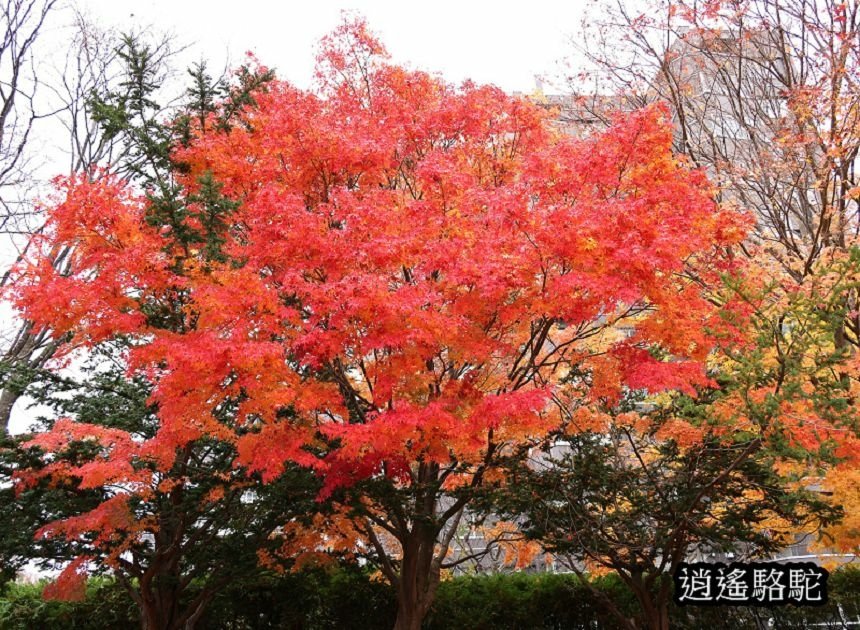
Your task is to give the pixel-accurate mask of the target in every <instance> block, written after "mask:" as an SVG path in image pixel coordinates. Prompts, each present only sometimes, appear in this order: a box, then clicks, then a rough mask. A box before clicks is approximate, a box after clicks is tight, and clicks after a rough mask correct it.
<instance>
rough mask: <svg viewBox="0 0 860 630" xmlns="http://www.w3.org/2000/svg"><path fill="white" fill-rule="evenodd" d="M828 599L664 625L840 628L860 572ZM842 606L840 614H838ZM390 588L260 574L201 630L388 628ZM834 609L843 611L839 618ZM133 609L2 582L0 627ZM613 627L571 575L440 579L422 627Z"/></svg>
mask: <svg viewBox="0 0 860 630" xmlns="http://www.w3.org/2000/svg"><path fill="white" fill-rule="evenodd" d="M596 586H597V587H598V588H600V589H601V590H602V591H603V592H604V593H606V594H607V595H609V596H610V597H611V598H612V600H613V601H614V602H616V604H617V605H618V606H619V607H620V608H621V609H622V610H624V611H625V613H627V614H629V615H630V616H631V617H632V616H635V614H636V610H637V605H636V602H635V599H634V598H633V596H632V595H631V594H630V592H629V591H628V590H627V589H626V588H625V587H624V585H623V584H621V582H620V581H619V580H618V579H617V578H616V577H614V576H608V577H606V578H601V579H600V580H599V581H597V582H596ZM829 586H830V603H828V605H827V606H823V607H818V608H795V607H793V606H783V607H778V608H768V609H755V608H749V607H739V608H730V607H714V608H699V607H687V608H684V609H677V608H676V609H673V610H672V612H671V617H672V627H673V628H679V629H683V630H687V629H689V630H698V629H700V628H708V627H711V628H727V629H737V630H741V629H747V628H755V627H768V626H767V622H768V620H771V619H772V625H771V626H770V627H771V628H775V629H776V630H780V629H784V630H795V629H797V630H800V629H801V628H810V627H814V624H819V623H827V624H833V625H831V626H830V627H834V628H838V627H841V623H840V619H843V618H844V619H846V620H851V621H857V620H858V618H860V569H854V568H846V569H843V570H840V571H837V572H835V573H833V574H832V575H831V577H830V583H829ZM840 607H841V612H840ZM395 610H396V605H395V599H394V594H393V593H392V591H391V589H390V588H389V587H388V586H386V585H385V584H382V583H379V582H377V581H374V580H372V579H370V578H369V577H368V576H367V575H366V574H365V573H363V572H361V571H360V570H358V569H355V568H344V569H337V570H334V571H328V572H326V571H321V570H316V571H306V572H303V573H299V574H291V575H284V576H263V577H259V578H258V579H256V580H253V581H244V582H242V583H236V584H232V585H230V586H229V587H227V588H226V589H225V590H224V591H223V592H221V593H220V594H219V595H218V596H217V597H216V598H215V600H214V601H213V602H212V604H211V606H210V607H209V609H208V610H207V612H206V615H205V616H204V617H203V619H202V620H201V622H200V624H199V625H198V628H199V629H200V630H216V629H218V630H222V629H223V630H269V629H272V630H274V629H279V630H293V629H294V630H335V629H338V630H339V629H344V630H373V629H374V628H382V629H387V628H390V627H392V625H393V624H394V615H395ZM840 614H841V615H842V616H841V617H840ZM138 625H139V623H138V618H137V611H136V609H135V607H134V605H133V603H132V602H131V599H130V598H129V597H128V596H127V595H126V593H125V591H123V590H122V588H121V587H120V586H119V585H118V584H117V583H115V582H113V581H112V580H108V579H97V580H91V581H90V583H89V584H88V587H87V598H86V600H85V601H82V602H74V603H65V602H63V603H61V602H46V601H44V600H42V598H41V586H40V585H15V584H13V585H9V586H8V587H7V588H6V590H5V592H4V593H3V595H2V597H0V630H42V629H44V630H53V629H58V630H59V629H63V630H65V629H71V630H106V629H113V628H122V629H123V630H130V629H131V628H135V627H138ZM617 627H618V625H617V623H616V622H615V620H614V619H613V618H612V617H611V616H608V615H607V614H606V612H605V611H604V610H602V609H601V607H600V606H599V605H598V604H597V603H596V602H595V598H594V596H593V595H592V594H591V592H590V591H589V590H588V588H587V587H586V586H585V585H583V584H582V583H581V582H580V581H579V580H578V579H577V578H576V577H574V576H572V575H560V574H550V573H538V574H527V573H515V574H498V575H490V576H476V577H461V578H457V579H454V580H450V581H446V582H443V583H442V584H441V585H440V587H439V593H438V597H437V601H436V604H435V605H434V607H433V610H432V611H431V613H430V615H429V617H428V619H427V623H426V628H427V630H491V629H492V630H550V629H553V630H555V629H559V630H560V629H562V628H563V629H565V630H567V629H573V630H576V629H582V630H585V629H589V630H591V629H593V628H601V629H606V630H614V629H615V628H617Z"/></svg>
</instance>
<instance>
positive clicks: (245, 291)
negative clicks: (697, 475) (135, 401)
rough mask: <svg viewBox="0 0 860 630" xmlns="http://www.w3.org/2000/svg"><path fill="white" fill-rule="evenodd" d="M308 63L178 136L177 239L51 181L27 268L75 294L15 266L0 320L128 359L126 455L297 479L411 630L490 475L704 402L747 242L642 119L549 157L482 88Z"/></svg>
mask: <svg viewBox="0 0 860 630" xmlns="http://www.w3.org/2000/svg"><path fill="white" fill-rule="evenodd" d="M318 62H319V65H318V71H317V78H318V89H317V90H315V91H305V90H300V89H298V88H296V87H294V86H292V85H290V84H288V83H286V82H280V81H275V82H272V83H270V84H269V85H268V89H267V90H266V91H265V92H262V93H259V94H257V95H256V96H255V100H256V104H255V106H253V107H250V108H248V109H247V110H246V111H245V112H244V113H242V114H241V124H238V125H235V126H233V127H232V128H230V129H221V128H219V127H218V125H217V124H215V117H216V116H217V112H215V113H213V114H212V119H211V120H207V119H205V118H202V119H201V120H200V121H198V122H197V123H196V127H195V128H194V129H193V135H194V137H193V140H192V141H191V143H190V144H189V145H188V146H187V147H186V148H183V149H181V150H179V151H178V152H177V154H176V155H175V156H174V158H175V159H176V160H177V161H178V162H180V163H182V164H184V165H185V168H184V172H183V173H180V174H178V177H180V181H181V183H182V185H183V186H184V188H185V191H186V193H187V195H188V198H189V199H191V200H192V201H191V203H190V204H189V205H188V207H187V209H186V211H184V212H183V213H181V214H177V213H173V214H170V215H169V216H168V215H166V214H165V213H164V212H163V208H154V207H153V204H152V203H151V201H150V200H149V199H148V198H147V197H146V195H143V194H140V193H139V192H136V191H134V190H132V189H131V188H130V187H129V186H127V185H125V184H124V183H123V182H120V181H116V180H110V179H104V180H100V181H99V182H96V183H89V182H85V181H72V182H69V183H68V185H67V187H66V189H65V192H64V194H65V197H64V199H63V200H62V201H61V203H59V204H57V205H56V206H55V207H54V208H53V210H52V212H51V222H50V230H49V231H48V232H47V233H46V234H48V237H47V243H46V247H45V251H48V250H49V249H50V247H51V246H56V245H57V244H61V243H63V244H64V243H69V244H73V245H74V260H73V261H72V268H73V270H74V271H73V273H71V274H69V275H68V276H60V275H58V274H57V273H56V272H55V271H54V269H53V267H52V266H51V265H50V264H49V262H48V259H47V258H44V257H43V258H39V257H38V256H37V257H36V258H35V259H33V260H31V261H30V262H29V266H28V267H26V268H24V269H22V273H21V276H20V278H19V280H18V282H17V283H16V294H17V303H18V306H19V307H20V308H21V310H22V311H23V313H24V314H25V315H26V317H28V318H30V319H31V320H33V321H34V322H36V324H38V325H42V326H48V327H50V328H51V329H52V330H53V331H54V333H55V334H57V335H65V334H70V335H71V337H72V342H71V343H70V344H69V345H68V348H79V347H88V346H92V345H94V344H98V343H100V342H102V341H106V340H110V339H113V338H116V337H117V336H125V337H127V338H130V339H132V340H133V343H132V346H133V347H132V348H131V350H130V351H129V353H128V357H127V360H128V366H129V370H130V371H134V372H143V373H146V374H147V375H148V378H149V379H150V380H151V382H153V383H154V384H155V385H154V391H153V394H152V402H153V403H155V404H157V408H158V415H159V419H160V428H159V430H158V433H157V435H155V437H153V438H152V439H149V440H146V441H145V442H143V443H140V444H133V445H130V447H129V449H127V450H134V451H135V455H136V457H146V458H150V460H152V461H155V462H157V464H158V465H159V466H163V467H165V468H166V467H169V466H170V465H171V464H172V460H173V457H174V456H175V453H176V452H177V448H181V447H182V446H183V445H184V444H187V443H189V442H191V441H193V440H196V439H198V438H200V437H201V436H206V435H211V436H214V437H217V438H218V439H221V440H229V441H232V442H235V443H236V444H237V446H238V452H239V460H240V463H241V464H242V465H244V466H247V467H249V468H250V469H252V470H256V471H260V472H262V473H263V475H264V477H266V478H275V477H277V476H278V475H279V474H280V473H281V471H282V470H283V467H284V464H285V463H286V462H292V463H298V464H300V465H305V466H310V467H313V468H314V469H315V470H317V471H318V473H319V474H320V475H322V476H324V478H325V489H324V491H323V494H324V496H325V497H328V496H332V495H334V494H335V493H337V497H338V500H339V501H340V502H341V504H342V505H343V506H344V514H345V515H347V516H349V518H350V519H351V521H352V523H353V527H354V528H355V532H357V533H358V535H360V536H361V537H363V540H364V544H365V545H366V546H367V547H368V548H369V549H371V550H372V551H373V552H375V555H376V557H377V560H378V562H379V566H380V568H381V570H382V571H383V573H384V574H385V575H386V576H387V578H388V579H389V580H390V581H391V582H392V584H393V585H394V586H395V588H396V590H397V593H398V618H397V627H398V628H404V629H405V628H418V627H420V623H421V620H422V618H423V617H424V615H425V614H426V613H427V611H428V609H429V606H430V604H431V603H432V600H433V597H434V593H435V590H436V587H437V585H438V581H439V577H440V572H441V571H442V569H443V568H445V567H446V566H449V565H450V564H451V563H454V562H456V561H457V558H456V557H452V556H450V555H449V551H450V550H449V547H450V544H451V540H452V537H453V535H454V533H455V530H456V529H457V527H458V525H459V524H460V522H461V519H462V518H463V514H464V511H465V510H466V508H467V507H468V505H469V502H470V500H471V498H472V497H473V493H474V491H475V490H477V489H478V488H480V486H481V484H482V483H483V482H484V481H485V480H486V479H488V478H490V477H491V476H492V475H493V474H496V473H497V470H496V468H495V467H496V464H497V462H498V460H499V458H501V457H505V456H508V455H510V454H511V453H513V452H514V451H515V449H516V448H517V447H519V446H521V445H523V444H526V443H528V441H529V440H530V439H532V438H539V437H541V436H543V435H545V434H546V433H547V432H548V431H549V430H551V429H553V428H555V427H557V426H558V425H559V424H561V423H562V422H570V421H572V420H573V419H574V418H575V419H576V421H577V422H580V423H583V422H586V421H587V418H588V413H587V409H589V408H590V407H592V406H600V405H604V406H607V405H608V406H612V405H614V404H616V403H617V402H618V401H619V399H620V397H621V396H622V395H623V392H624V391H625V390H626V389H647V390H649V391H652V392H654V391H662V390H666V389H679V390H683V391H686V392H688V393H693V392H695V388H696V387H701V386H708V385H711V384H712V382H711V381H710V379H709V378H708V377H707V375H706V372H705V369H704V367H703V360H704V359H705V357H706V356H707V354H708V352H709V351H710V350H711V349H712V348H713V346H714V344H715V343H717V339H718V338H719V336H720V334H731V331H730V330H728V329H726V328H725V327H724V326H723V324H722V320H720V318H719V317H718V315H717V311H716V308H715V307H714V306H713V304H711V303H710V302H709V301H708V300H707V299H706V297H707V296H706V295H705V292H704V291H705V289H704V287H705V286H706V285H707V283H708V281H710V280H715V279H716V277H717V274H718V273H719V272H720V271H721V270H725V269H726V268H727V267H728V266H729V265H730V264H731V261H730V257H729V256H728V255H727V253H726V251H727V248H728V247H729V246H731V245H733V244H736V243H737V242H739V241H740V240H741V239H742V238H743V235H744V233H745V226H746V222H745V220H744V219H743V218H742V217H740V216H738V215H736V214H733V213H730V212H727V211H723V210H720V209H719V208H718V207H717V206H716V205H715V203H714V202H713V199H712V192H713V191H712V189H711V187H710V185H709V183H708V181H707V179H706V177H705V176H704V174H703V173H701V172H699V171H696V170H693V169H691V168H689V167H688V166H687V165H686V164H685V163H684V161H683V160H681V159H679V158H677V157H676V156H674V155H673V154H672V152H671V135H672V133H671V128H670V126H669V124H668V121H667V120H666V118H667V113H666V111H665V110H664V109H662V108H660V107H652V108H650V109H646V110H643V111H640V112H637V113H634V114H631V115H629V116H626V117H622V118H618V119H617V120H616V122H615V124H614V125H613V126H611V127H610V128H609V129H608V130H607V131H606V132H605V133H602V134H600V135H597V136H595V137H593V138H591V139H588V140H576V139H572V138H566V137H561V136H559V135H557V134H555V133H554V132H553V131H552V130H551V128H550V126H549V125H547V121H546V114H545V113H544V112H542V110H541V109H540V108H538V107H536V106H534V105H532V104H530V103H528V102H527V101H524V100H522V99H520V98H515V97H510V96H508V95H506V94H504V93H503V92H501V91H500V90H498V89H497V88H494V87H487V86H476V85H473V84H471V83H465V84H463V85H462V86H459V87H455V86H452V85H450V84H448V83H445V82H444V81H442V80H441V79H439V78H438V77H435V76H433V75H430V74H427V73H424V72H419V71H413V70H407V69H405V68H403V67H401V66H397V65H394V64H392V63H390V62H389V61H388V59H387V55H386V53H385V50H384V48H383V47H382V45H381V44H380V43H379V42H378V41H377V40H376V39H375V38H374V36H373V35H372V34H371V33H369V31H368V30H367V27H366V25H365V24H364V23H363V22H361V21H356V22H351V23H348V24H344V26H342V27H341V28H340V29H338V30H337V31H336V32H334V33H333V34H332V35H331V36H329V37H327V38H326V39H324V40H323V43H322V46H321V49H320V54H319V58H318ZM212 190H217V191H218V194H219V195H222V196H223V198H224V199H229V200H231V202H230V203H228V204H222V205H221V206H219V205H218V204H217V203H214V202H212V195H211V194H209V193H211V192H212ZM207 191H209V192H208V193H207ZM194 199H199V200H200V201H199V203H196V202H194ZM207 199H208V200H209V201H206V200H207ZM165 217H167V218H165ZM189 233H191V234H196V235H198V237H199V238H197V239H196V242H195V239H191V241H192V244H191V245H189V238H187V235H188V234H189ZM183 235H185V236H183ZM164 305H170V309H169V312H170V313H171V320H170V322H169V323H168V322H165V319H164V317H158V316H156V315H154V313H158V312H162V311H163V310H164V309H163V308H161V307H163V306H164ZM227 400H229V401H234V402H236V404H237V405H238V408H237V412H236V416H235V417H236V426H225V424H224V423H223V422H220V421H219V419H218V416H217V413H216V409H217V408H218V406H219V405H220V404H222V403H224V401H227ZM237 428H238V430H236V429H237ZM115 452H117V453H119V452H120V451H119V450H116V451H115ZM111 465H114V466H123V465H124V464H123V463H122V461H121V458H117V459H114V460H111ZM72 472H74V471H70V473H72Z"/></svg>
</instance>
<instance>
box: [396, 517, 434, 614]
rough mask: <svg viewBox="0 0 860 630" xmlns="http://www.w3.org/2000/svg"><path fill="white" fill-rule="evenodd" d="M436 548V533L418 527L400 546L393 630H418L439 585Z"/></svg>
mask: <svg viewBox="0 0 860 630" xmlns="http://www.w3.org/2000/svg"><path fill="white" fill-rule="evenodd" d="M435 546H436V533H435V531H432V530H430V529H426V530H425V529H422V528H420V527H416V529H415V530H413V531H412V532H411V533H410V535H409V538H408V539H407V541H406V544H405V545H404V546H403V558H402V560H401V567H400V576H399V580H398V583H397V620H396V621H395V623H394V630H421V624H422V623H423V622H424V617H426V616H427V613H428V612H429V611H430V606H431V605H432V604H433V600H434V598H435V596H436V587H437V586H438V585H439V567H438V565H437V564H436V563H434V562H433V557H434V551H435Z"/></svg>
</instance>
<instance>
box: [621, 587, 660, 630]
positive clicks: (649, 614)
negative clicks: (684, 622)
mask: <svg viewBox="0 0 860 630" xmlns="http://www.w3.org/2000/svg"><path fill="white" fill-rule="evenodd" d="M629 585H630V586H631V588H632V590H633V593H634V595H636V599H637V600H639V606H640V607H641V608H642V614H643V617H644V622H645V623H644V627H646V628H648V630H669V589H668V587H667V585H666V584H664V585H663V586H662V587H661V588H660V589H659V591H658V592H657V594H656V595H655V594H654V593H653V592H652V591H651V589H650V588H649V587H648V586H646V585H645V584H644V583H643V580H642V579H641V577H640V576H635V577H633V578H632V579H631V581H630V582H629Z"/></svg>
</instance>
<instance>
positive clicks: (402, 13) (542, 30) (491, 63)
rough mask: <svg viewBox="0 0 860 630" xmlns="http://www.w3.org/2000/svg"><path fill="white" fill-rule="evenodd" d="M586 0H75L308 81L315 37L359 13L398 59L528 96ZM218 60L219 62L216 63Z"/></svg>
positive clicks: (107, 21) (561, 49) (212, 53)
mask: <svg viewBox="0 0 860 630" xmlns="http://www.w3.org/2000/svg"><path fill="white" fill-rule="evenodd" d="M587 5H588V2H587V0H570V1H568V2H564V1H558V0H556V1H546V0H530V1H526V2H523V1H517V2H513V1H511V2H504V1H500V2H499V1H495V2H494V1H488V0H479V1H470V0H459V1H455V0H437V1H436V2H409V1H403V0H400V1H395V0H345V1H344V2H331V1H328V0H318V1H317V2H312V1H311V2H308V1H303V2H290V1H289V0H287V1H282V2H276V1H268V2H267V1H262V0H238V1H237V0H232V1H224V0H137V1H132V0H80V6H82V7H84V8H85V9H86V10H87V11H88V12H89V13H90V15H91V16H92V17H93V18H94V19H95V21H96V22H97V23H99V24H102V25H116V26H130V25H132V24H137V25H153V26H155V27H156V28H159V29H164V30H168V31H172V32H173V33H175V35H176V36H177V39H178V41H179V42H186V43H189V44H192V46H193V47H192V50H191V51H190V53H191V54H192V55H194V54H195V53H196V57H197V58H200V57H201V56H202V57H203V58H209V59H213V60H223V59H224V58H225V52H226V51H229V53H230V56H231V59H232V60H233V61H234V62H236V61H238V60H241V58H242V56H243V55H244V53H245V51H248V50H251V51H253V52H254V53H255V54H256V55H257V56H258V57H259V59H260V61H261V62H263V63H264V64H266V65H268V66H273V67H275V68H276V69H277V70H278V74H279V75H280V76H281V77H282V78H285V79H288V80H290V81H292V82H294V83H296V84H297V85H299V86H300V87H308V86H309V83H310V78H311V73H312V69H313V58H314V46H315V43H316V41H317V40H318V39H319V38H320V37H321V36H323V35H325V34H326V33H328V32H329V31H331V30H332V29H333V28H335V27H336V26H337V25H338V23H339V22H340V13H341V10H350V11H356V12H358V13H359V14H361V15H363V16H364V17H366V18H367V20H368V23H369V25H370V27H371V29H373V30H374V31H375V32H376V33H377V34H379V35H380V37H381V39H382V41H383V43H384V44H385V45H386V46H387V47H388V50H389V52H390V53H391V54H392V57H393V58H394V60H395V61H396V62H398V63H408V64H409V65H412V66H413V67H417V68H420V69H423V70H429V71H433V72H435V71H438V72H441V73H442V75H443V76H444V77H445V78H446V79H448V80H451V81H454V82H460V81H461V80H463V79H465V78H471V79H473V80H474V81H476V82H479V83H493V84H495V85H498V86H499V87H501V88H503V89H504V90H507V91H522V92H527V93H528V92H531V91H532V90H533V89H534V87H535V83H534V75H535V74H543V73H551V72H553V71H554V69H555V62H556V61H557V60H558V59H560V58H562V57H564V56H566V55H568V54H570V52H571V50H570V48H571V47H570V44H569V37H570V34H571V33H573V32H574V31H575V30H576V29H577V27H578V25H579V23H580V21H581V19H582V17H583V15H584V14H585V10H586V7H587ZM222 63H223V62H222Z"/></svg>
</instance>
